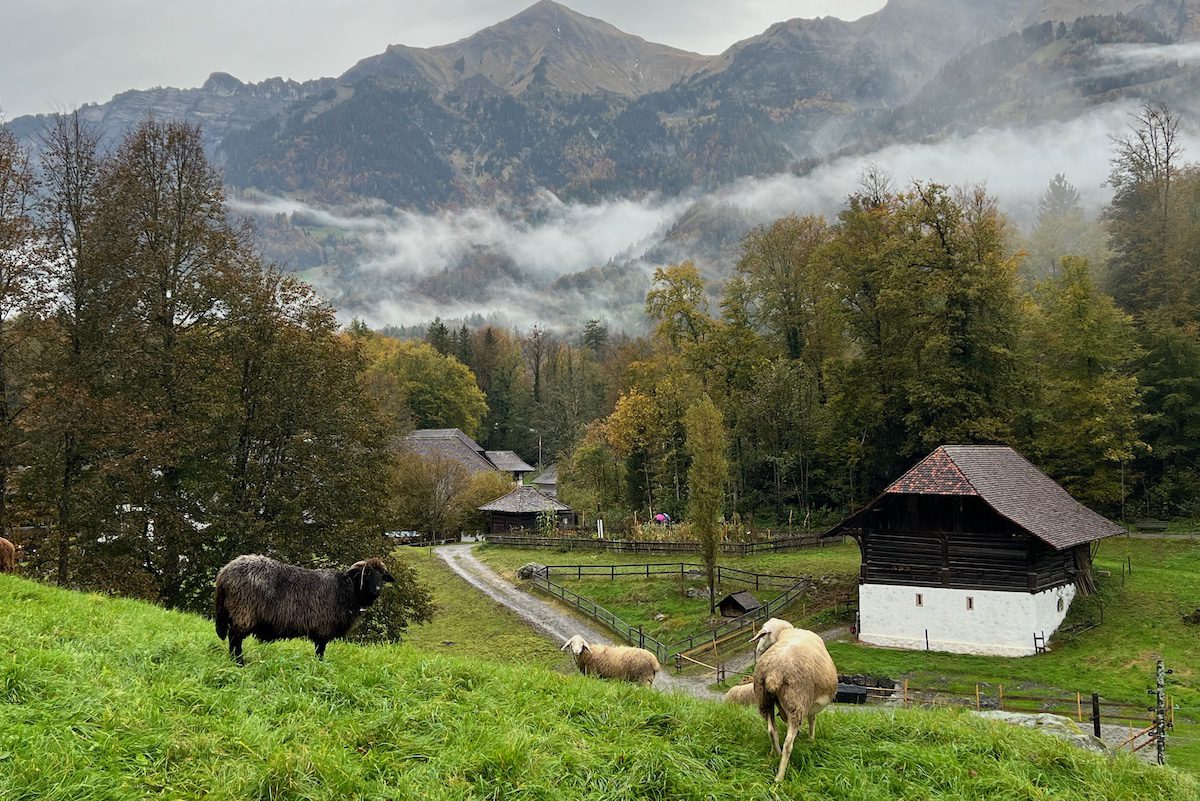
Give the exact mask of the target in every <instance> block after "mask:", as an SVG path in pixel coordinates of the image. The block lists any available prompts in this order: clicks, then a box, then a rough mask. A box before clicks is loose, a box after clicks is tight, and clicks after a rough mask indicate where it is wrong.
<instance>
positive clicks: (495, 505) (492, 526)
mask: <svg viewBox="0 0 1200 801" xmlns="http://www.w3.org/2000/svg"><path fill="white" fill-rule="evenodd" d="M479 511H481V512H486V513H487V516H488V531H489V532H491V533H492V534H507V533H509V532H511V531H521V530H524V531H528V532H535V531H537V530H538V518H539V517H540V516H541V515H542V514H543V513H545V512H553V513H554V516H555V518H556V519H557V522H558V526H559V527H560V528H561V527H563V526H574V525H575V512H574V511H573V510H572V509H571V507H570V506H567V505H566V504H565V503H559V502H558V501H556V500H555V499H554V498H551V497H550V496H548V495H543V494H542V493H540V492H538V491H537V489H535V488H534V487H529V486H524V487H517V488H516V489H515V490H513V491H512V492H510V493H508V494H507V495H504V496H502V497H500V498H497V499H496V500H494V501H492V502H491V503H488V504H484V505H483V506H480V507H479Z"/></svg>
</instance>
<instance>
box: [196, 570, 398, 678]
mask: <svg viewBox="0 0 1200 801" xmlns="http://www.w3.org/2000/svg"><path fill="white" fill-rule="evenodd" d="M387 581H395V579H394V578H392V575H391V574H390V573H388V572H387V568H385V567H384V566H383V562H381V561H380V560H378V559H367V560H365V561H362V562H355V563H354V564H353V565H351V566H350V568H349V569H348V570H344V571H338V570H306V569H305V568H302V567H296V566H295V565H285V564H283V563H282V562H276V561H275V560H274V559H269V558H267V557H265V556H239V557H238V558H237V559H234V560H233V561H232V562H230V563H229V564H227V565H225V567H223V568H221V571H220V572H219V573H217V592H216V621H217V636H218V637H220V638H221V639H222V640H224V639H226V637H228V639H229V655H230V656H232V657H233V658H234V659H236V660H237V663H238V664H239V665H241V664H244V663H243V661H242V640H244V639H246V637H249V636H250V635H252V634H253V635H254V636H255V637H257V638H258V639H259V640H261V641H262V642H270V641H272V640H283V639H289V638H292V637H305V638H307V639H310V640H312V641H313V643H314V644H315V645H316V646H317V658H318V659H323V658H324V656H325V645H326V644H327V643H328V642H329V641H330V640H333V639H336V638H338V637H341V636H342V635H344V634H345V633H346V632H347V631H349V630H350V627H351V626H352V625H354V621H355V620H357V619H358V616H359V615H360V614H361V613H362V612H364V611H365V610H366V609H367V607H369V606H370V605H371V604H373V603H375V599H376V598H378V597H379V593H380V592H382V591H383V584H384V582H387Z"/></svg>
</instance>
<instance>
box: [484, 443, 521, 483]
mask: <svg viewBox="0 0 1200 801" xmlns="http://www.w3.org/2000/svg"><path fill="white" fill-rule="evenodd" d="M484 455H485V456H487V460H488V461H489V462H491V463H492V464H494V465H495V466H496V469H497V470H499V471H500V472H501V473H508V474H509V475H511V476H512V480H513V481H514V482H516V483H517V484H520V483H522V482H523V480H524V478H525V476H527V475H529V474H530V473H532V472H533V468H532V467H530V466H529V465H528V464H526V463H525V460H524V459H522V458H521V457H520V456H517V454H515V453H513V452H512V451H484Z"/></svg>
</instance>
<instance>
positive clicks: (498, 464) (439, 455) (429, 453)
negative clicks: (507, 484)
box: [396, 428, 533, 484]
mask: <svg viewBox="0 0 1200 801" xmlns="http://www.w3.org/2000/svg"><path fill="white" fill-rule="evenodd" d="M396 447H397V448H398V449H400V450H401V451H402V452H404V453H407V454H411V455H413V456H417V457H420V458H422V459H427V460H432V461H446V462H452V463H454V464H457V465H460V466H462V467H463V468H464V469H465V470H466V471H467V472H468V473H470V474H472V475H474V474H476V473H491V472H495V471H499V472H501V473H507V474H508V475H509V476H510V477H511V478H512V480H513V481H514V482H515V483H517V484H520V483H521V480H522V479H523V478H524V477H525V476H526V475H528V474H529V473H531V472H533V468H532V467H530V466H529V465H528V464H526V463H525V460H524V459H522V458H521V457H520V456H518V455H517V454H516V453H514V452H512V451H485V450H484V449H483V448H482V447H481V446H480V444H479V443H478V442H476V441H475V440H473V439H471V438H470V437H468V436H467V435H466V434H464V433H463V432H462V431H460V430H459V429H457V428H420V429H417V430H416V431H413V432H411V433H409V434H407V435H405V436H404V437H403V438H402V439H401V440H400V441H399V442H398V443H397V444H396Z"/></svg>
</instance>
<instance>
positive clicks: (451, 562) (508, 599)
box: [435, 543, 846, 699]
mask: <svg viewBox="0 0 1200 801" xmlns="http://www.w3.org/2000/svg"><path fill="white" fill-rule="evenodd" d="M475 545H476V543H460V544H457V545H443V546H442V547H440V548H437V549H435V553H437V555H438V556H439V557H441V558H442V560H443V561H445V563H446V564H447V565H448V566H449V567H450V569H451V570H453V571H454V572H455V573H456V574H458V576H459V577H461V578H462V579H463V580H464V581H466V582H467V583H468V584H470V585H471V586H472V587H474V588H476V589H477V590H479V591H480V592H482V593H483V594H484V595H486V596H488V597H489V598H491V599H492V600H493V601H496V602H497V603H500V604H503V605H504V606H506V607H508V608H509V609H511V610H513V611H514V612H516V613H517V614H518V615H519V616H520V617H521V618H522V619H523V620H525V621H526V622H528V623H529V624H530V625H532V626H533V627H534V628H535V629H537V630H538V631H539V632H541V633H542V634H543V635H544V636H546V637H548V638H549V639H551V640H552V641H554V642H555V643H556V644H559V645H561V644H562V643H564V642H566V641H567V640H568V639H570V637H571V636H572V635H573V634H579V635H582V636H583V638H584V639H585V640H587V641H588V642H597V643H601V644H603V645H613V644H615V643H614V640H613V637H612V635H611V634H610V633H608V631H607V630H602V629H600V628H598V627H596V626H594V625H592V624H590V623H587V622H585V621H583V620H580V619H579V618H577V617H575V616H574V615H571V614H569V613H568V612H566V611H564V610H563V609H562V608H560V607H559V606H558V605H557V604H554V603H552V602H550V601H547V600H543V599H542V598H539V597H538V596H536V595H532V594H530V593H527V592H525V591H524V590H522V589H520V588H519V587H514V586H513V585H512V584H509V583H508V582H507V581H506V580H505V579H504V577H503V576H501V575H500V574H498V573H497V572H496V571H494V570H492V569H491V568H490V567H488V566H487V565H485V564H484V563H483V562H481V561H479V559H478V558H477V557H476V556H475V554H474V553H472V551H474V549H475ZM845 632H846V630H845V629H844V628H841V629H834V630H833V631H827V632H821V637H822V638H824V639H826V640H830V639H834V638H836V637H838V636H841V635H843V634H845ZM753 662H754V652H753V651H748V652H747V653H745V654H740V655H738V656H736V657H734V658H732V659H730V660H727V661H726V662H725V667H726V668H728V669H729V670H731V671H743V670H746V669H747V668H748V667H750V665H751V664H753ZM712 681H713V680H712V679H711V678H709V677H707V676H674V675H671V673H670V672H669V669H668V667H667V666H666V665H664V666H663V670H662V671H660V672H659V674H658V676H657V677H656V678H655V680H654V686H655V687H656V688H658V689H660V690H666V691H670V692H685V693H687V694H689V695H694V696H697V697H699V698H712V699H719V698H721V693H717V692H714V691H713V690H711V689H709V686H708V685H710V684H712Z"/></svg>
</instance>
